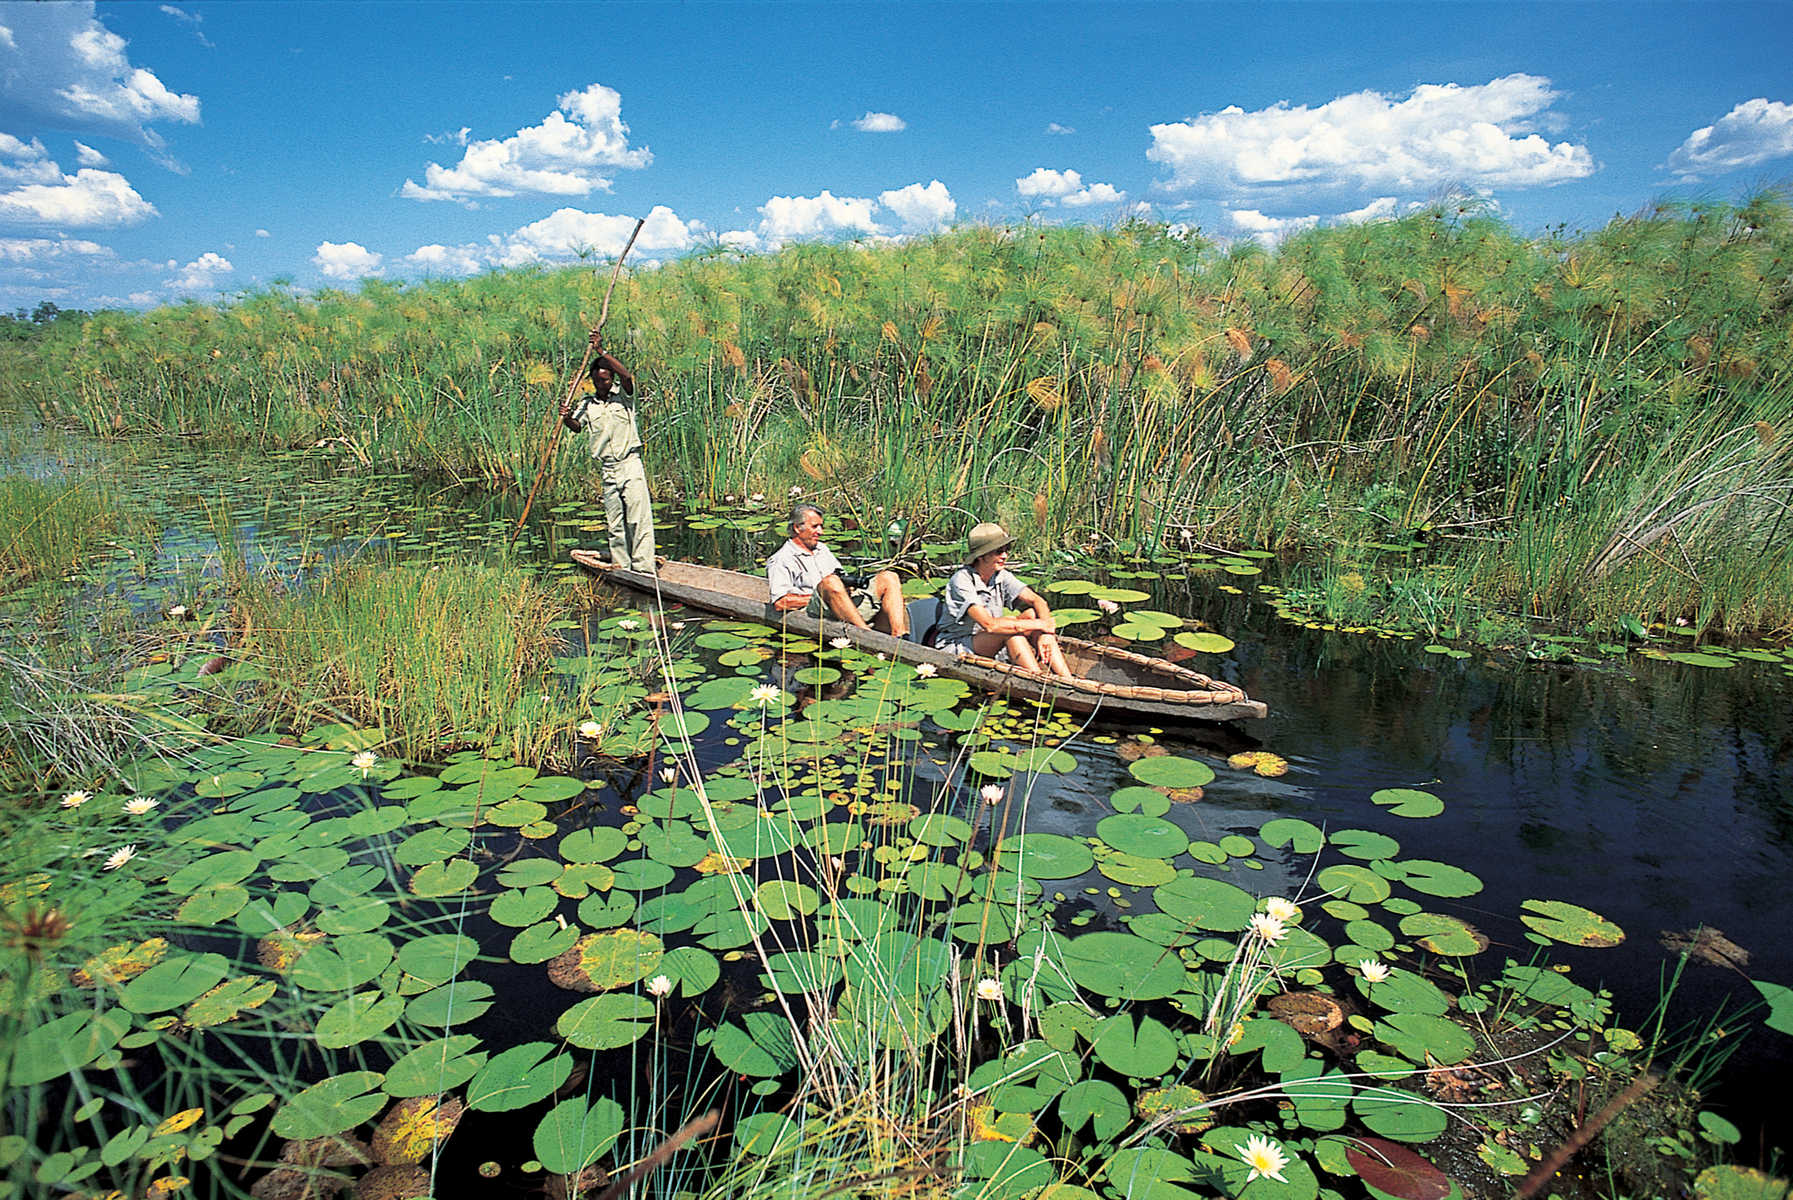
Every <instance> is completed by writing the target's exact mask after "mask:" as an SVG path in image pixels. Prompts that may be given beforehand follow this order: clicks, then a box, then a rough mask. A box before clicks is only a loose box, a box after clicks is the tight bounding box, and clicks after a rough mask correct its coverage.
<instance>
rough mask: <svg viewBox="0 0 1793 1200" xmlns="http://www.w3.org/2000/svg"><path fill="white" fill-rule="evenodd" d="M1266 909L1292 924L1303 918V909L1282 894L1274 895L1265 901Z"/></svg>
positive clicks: (1280, 919)
mask: <svg viewBox="0 0 1793 1200" xmlns="http://www.w3.org/2000/svg"><path fill="white" fill-rule="evenodd" d="M1264 911H1265V912H1266V913H1269V914H1270V915H1271V916H1273V917H1275V918H1276V919H1277V920H1279V921H1282V922H1284V923H1285V924H1292V923H1293V922H1296V921H1299V920H1300V919H1301V909H1300V908H1299V907H1298V906H1297V905H1296V904H1295V903H1294V902H1293V901H1291V900H1284V899H1283V898H1282V897H1281V896H1272V897H1270V898H1269V899H1268V900H1266V901H1264Z"/></svg>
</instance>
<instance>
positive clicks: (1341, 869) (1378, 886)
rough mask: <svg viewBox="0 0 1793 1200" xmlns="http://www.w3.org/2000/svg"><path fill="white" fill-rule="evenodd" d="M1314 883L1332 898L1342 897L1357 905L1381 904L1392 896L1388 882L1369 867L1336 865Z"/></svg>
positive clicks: (1317, 877) (1328, 868) (1323, 872)
mask: <svg viewBox="0 0 1793 1200" xmlns="http://www.w3.org/2000/svg"><path fill="white" fill-rule="evenodd" d="M1314 882H1316V883H1317V884H1319V885H1320V887H1321V888H1322V889H1323V890H1324V891H1325V892H1326V893H1327V894H1328V895H1332V896H1342V897H1343V898H1344V899H1346V900H1350V901H1352V902H1354V903H1357V904H1380V903H1381V902H1382V901H1384V900H1386V899H1388V898H1389V896H1390V895H1391V892H1390V889H1389V886H1388V880H1386V879H1384V878H1382V876H1380V875H1378V874H1376V873H1375V872H1374V871H1372V870H1370V869H1369V868H1368V867H1358V866H1352V865H1350V864H1348V863H1335V864H1334V865H1332V866H1330V867H1327V868H1325V869H1324V870H1322V871H1321V872H1320V873H1319V875H1318V876H1316V877H1315V880H1314Z"/></svg>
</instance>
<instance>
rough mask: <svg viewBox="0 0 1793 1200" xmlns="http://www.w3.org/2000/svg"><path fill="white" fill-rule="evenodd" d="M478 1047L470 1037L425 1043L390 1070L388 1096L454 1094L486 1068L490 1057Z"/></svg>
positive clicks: (465, 1035) (462, 1035)
mask: <svg viewBox="0 0 1793 1200" xmlns="http://www.w3.org/2000/svg"><path fill="white" fill-rule="evenodd" d="M401 953H402V952H401ZM478 1045H479V1039H478V1038H477V1037H474V1036H473V1035H472V1034H470V1033H456V1034H450V1035H449V1036H447V1037H440V1038H436V1039H435V1040H433V1041H428V1042H425V1043H424V1044H423V1045H421V1046H419V1047H417V1048H416V1049H415V1050H412V1051H410V1052H409V1053H407V1054H405V1055H403V1056H401V1057H400V1058H399V1060H398V1061H397V1062H395V1063H393V1064H392V1066H391V1067H389V1068H388V1069H387V1071H386V1080H385V1083H384V1085H383V1086H384V1087H385V1089H386V1094H387V1095H389V1096H395V1097H399V1098H401V1099H403V1098H407V1097H411V1096H435V1095H440V1094H441V1093H443V1092H451V1091H453V1090H454V1089H456V1088H458V1087H460V1086H461V1085H462V1084H463V1083H466V1082H467V1081H468V1080H469V1079H472V1078H473V1077H474V1076H475V1075H477V1074H479V1069H480V1068H481V1067H483V1066H485V1065H486V1057H487V1056H486V1054H485V1053H484V1052H483V1051H477V1050H476V1047H478Z"/></svg>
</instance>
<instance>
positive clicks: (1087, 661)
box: [572, 550, 1267, 724]
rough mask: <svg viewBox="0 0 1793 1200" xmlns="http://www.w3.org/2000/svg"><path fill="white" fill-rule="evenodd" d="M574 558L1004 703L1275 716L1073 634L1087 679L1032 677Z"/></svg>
mask: <svg viewBox="0 0 1793 1200" xmlns="http://www.w3.org/2000/svg"><path fill="white" fill-rule="evenodd" d="M572 559H573V561H574V562H575V563H578V564H579V565H580V566H581V567H583V568H585V569H586V570H587V571H589V572H591V573H592V574H593V575H595V576H597V577H599V578H601V579H604V580H606V581H608V582H610V583H614V584H618V585H620V586H622V587H626V588H629V589H630V590H632V591H636V592H641V593H643V594H645V595H648V596H652V597H654V598H656V599H657V600H659V601H661V602H662V603H675V604H684V605H689V606H690V607H692V608H701V609H703V610H705V611H706V612H713V613H720V614H721V615H723V616H727V617H734V618H736V619H738V620H743V621H759V622H763V623H765V624H768V625H774V626H778V627H780V628H784V629H789V630H791V631H793V632H795V633H800V634H803V635H804V636H806V637H814V638H817V639H831V638H836V637H845V638H847V639H849V640H850V641H852V642H853V643H854V644H855V645H858V646H860V647H862V648H864V649H866V650H870V651H873V652H874V653H883V654H888V655H890V656H891V657H892V658H897V659H902V660H903V661H904V662H909V663H917V664H920V663H932V664H934V667H935V669H936V670H938V671H939V673H940V674H942V675H944V676H946V677H947V678H949V679H962V680H964V681H965V682H966V683H969V684H971V685H972V686H973V687H979V688H983V689H985V690H987V691H991V692H994V693H996V694H997V695H999V696H1009V697H1014V698H1018V699H1026V700H1044V701H1046V702H1048V703H1050V704H1051V705H1052V707H1054V708H1057V709H1060V710H1062V711H1065V712H1071V713H1080V714H1095V715H1096V716H1098V717H1101V718H1103V719H1106V720H1116V721H1121V720H1143V721H1150V722H1153V723H1155V724H1162V723H1167V722H1168V723H1173V724H1188V723H1197V722H1201V723H1212V722H1222V721H1236V720H1240V719H1246V718H1256V717H1262V716H1264V715H1265V713H1266V711H1267V709H1266V708H1265V706H1264V703H1263V702H1262V701H1260V700H1253V699H1251V698H1250V697H1248V696H1246V694H1245V692H1244V691H1243V690H1241V689H1240V688H1237V687H1234V686H1233V685H1232V684H1230V683H1225V682H1223V681H1221V680H1217V679H1213V678H1210V677H1209V676H1207V675H1203V674H1201V673H1200V672H1199V671H1192V670H1190V669H1189V668H1187V667H1185V666H1182V665H1180V664H1178V663H1173V662H1168V661H1166V660H1164V659H1162V658H1151V657H1148V656H1147V655H1144V654H1135V653H1134V652H1133V651H1131V650H1123V649H1120V648H1119V647H1116V646H1102V645H1097V644H1096V643H1094V642H1086V641H1083V640H1082V639H1080V638H1074V637H1069V636H1067V635H1065V634H1060V635H1059V639H1058V640H1059V645H1060V646H1061V647H1063V649H1064V652H1065V660H1066V661H1067V662H1069V663H1070V664H1071V667H1072V669H1074V670H1075V671H1077V672H1078V676H1079V677H1078V678H1076V679H1059V678H1057V677H1056V676H1052V675H1042V674H1039V673H1036V672H1033V671H1023V670H1021V669H1020V668H1019V667H1013V666H1010V665H1009V664H1007V663H1001V662H997V661H996V660H994V659H989V658H980V657H978V656H976V655H966V656H964V657H960V656H958V655H955V654H949V653H947V652H946V651H944V650H936V649H934V648H932V647H930V646H923V645H921V644H919V643H917V642H909V641H904V640H903V639H901V638H894V637H891V636H890V635H889V634H887V633H879V632H878V631H877V630H874V629H861V628H859V627H858V626H856V625H848V624H846V623H844V622H842V621H835V620H817V619H816V618H814V617H809V616H806V615H804V614H803V613H801V612H792V613H780V612H775V611H773V609H772V607H771V605H769V604H768V603H767V602H766V580H765V577H764V576H763V575H744V574H742V573H741V572H739V571H727V570H723V569H722V568H720V567H700V566H697V565H696V564H694V563H683V562H671V561H666V562H663V563H662V565H661V567H660V572H659V574H658V575H649V574H645V573H643V572H640V571H631V570H628V569H626V568H621V567H616V566H612V565H611V564H610V563H609V562H608V561H607V560H605V559H604V558H601V557H600V556H599V555H598V554H597V553H596V552H595V551H591V550H575V551H573V552H572Z"/></svg>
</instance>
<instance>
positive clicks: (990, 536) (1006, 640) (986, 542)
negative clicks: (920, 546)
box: [934, 521, 1073, 679]
mask: <svg viewBox="0 0 1793 1200" xmlns="http://www.w3.org/2000/svg"><path fill="white" fill-rule="evenodd" d="M1014 541H1015V539H1014V538H1012V537H1010V536H1009V535H1008V532H1007V531H1006V530H1004V529H1003V527H1002V526H1000V525H998V524H996V523H995V522H993V521H989V522H985V523H984V524H981V525H978V526H976V527H975V528H974V529H972V531H971V536H970V537H968V538H967V539H966V541H965V565H964V566H963V567H960V568H959V569H958V570H957V571H955V572H954V573H953V577H952V578H951V579H949V580H947V581H946V594H945V595H944V596H942V597H941V600H940V626H939V632H938V633H937V634H936V635H935V643H934V644H935V645H936V646H938V647H939V648H940V649H942V650H946V651H950V652H951V653H954V654H976V655H979V656H981V657H983V658H1000V657H1004V656H1006V657H1007V659H1008V661H1009V662H1011V663H1013V664H1014V665H1015V666H1017V667H1020V668H1022V669H1023V670H1027V671H1035V672H1038V671H1040V670H1041V666H1040V664H1041V663H1042V662H1043V663H1045V669H1046V670H1049V671H1051V672H1052V673H1053V674H1054V675H1059V676H1062V677H1064V678H1066V679H1070V678H1072V677H1073V676H1072V672H1071V668H1070V666H1069V665H1068V664H1067V663H1066V662H1065V655H1064V651H1062V650H1060V649H1059V646H1058V638H1057V637H1055V636H1054V635H1055V634H1056V633H1057V632H1058V623H1057V622H1056V621H1054V620H1053V619H1052V610H1051V608H1049V607H1048V606H1047V604H1046V601H1045V600H1044V599H1042V598H1041V596H1040V594H1039V593H1038V592H1036V591H1034V590H1033V589H1032V588H1030V587H1028V586H1027V585H1026V584H1024V583H1022V582H1021V581H1020V580H1019V579H1017V578H1015V576H1014V575H1013V574H1012V573H1011V572H1010V571H1009V570H1008V561H1009V547H1010V546H1011V545H1013V544H1014ZM1010 608H1017V609H1020V610H1022V611H1023V612H1025V613H1026V614H1027V615H1025V616H1015V617H1011V616H1005V615H1004V614H1005V613H1006V612H1007V611H1008V610H1009V609H1010Z"/></svg>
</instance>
